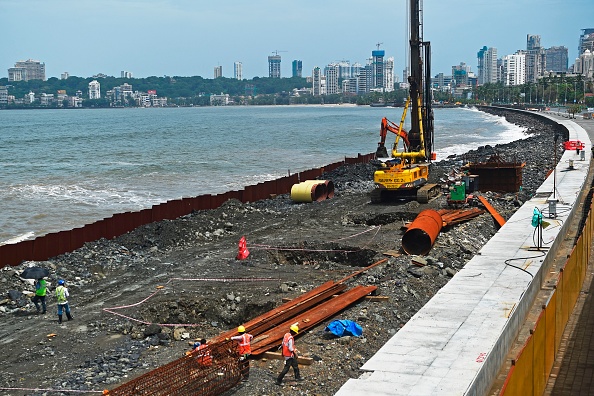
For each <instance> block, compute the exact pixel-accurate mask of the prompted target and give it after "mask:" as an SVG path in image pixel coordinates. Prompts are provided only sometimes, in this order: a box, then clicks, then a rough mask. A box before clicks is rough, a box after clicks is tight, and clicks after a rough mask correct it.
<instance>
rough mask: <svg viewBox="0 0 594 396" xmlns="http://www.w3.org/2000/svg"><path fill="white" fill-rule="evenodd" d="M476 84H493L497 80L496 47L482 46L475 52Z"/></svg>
mask: <svg viewBox="0 0 594 396" xmlns="http://www.w3.org/2000/svg"><path fill="white" fill-rule="evenodd" d="M477 59H478V66H477V70H478V84H479V85H484V84H494V83H496V82H497V48H492V47H491V48H487V46H484V47H483V48H481V49H480V50H479V52H478V53H477Z"/></svg>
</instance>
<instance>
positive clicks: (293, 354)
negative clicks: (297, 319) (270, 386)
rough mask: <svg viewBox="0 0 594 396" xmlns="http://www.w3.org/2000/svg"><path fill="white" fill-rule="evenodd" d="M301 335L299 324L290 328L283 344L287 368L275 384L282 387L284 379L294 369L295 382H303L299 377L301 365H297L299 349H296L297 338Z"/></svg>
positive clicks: (285, 367) (284, 368)
mask: <svg viewBox="0 0 594 396" xmlns="http://www.w3.org/2000/svg"><path fill="white" fill-rule="evenodd" d="M297 334H299V326H297V323H295V324H292V325H291V326H290V327H289V332H288V333H286V334H285V336H284V337H283V343H282V344H281V347H282V350H283V357H284V358H285V366H284V367H283V371H281V373H280V374H279V375H278V378H277V379H276V382H275V384H276V385H282V382H283V377H284V376H285V374H287V373H288V372H289V369H290V368H291V367H293V372H294V373H295V380H297V381H302V380H303V379H302V378H301V375H299V365H298V364H297V352H298V351H297V348H295V338H294V337H295V336H296V335H297Z"/></svg>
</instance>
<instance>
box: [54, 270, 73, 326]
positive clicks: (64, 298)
mask: <svg viewBox="0 0 594 396" xmlns="http://www.w3.org/2000/svg"><path fill="white" fill-rule="evenodd" d="M69 296H70V294H68V289H67V288H66V282H64V280H63V279H60V280H59V281H58V287H56V300H57V302H58V323H62V311H66V316H67V317H68V320H72V315H70V305H68V297H69Z"/></svg>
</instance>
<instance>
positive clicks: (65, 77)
mask: <svg viewBox="0 0 594 396" xmlns="http://www.w3.org/2000/svg"><path fill="white" fill-rule="evenodd" d="M68 77H70V73H68V72H64V73H62V75H61V77H60V79H61V80H68Z"/></svg>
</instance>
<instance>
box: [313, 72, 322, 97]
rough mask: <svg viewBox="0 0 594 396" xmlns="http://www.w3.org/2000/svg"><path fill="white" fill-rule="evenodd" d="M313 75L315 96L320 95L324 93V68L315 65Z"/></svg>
mask: <svg viewBox="0 0 594 396" xmlns="http://www.w3.org/2000/svg"><path fill="white" fill-rule="evenodd" d="M311 77H312V94H313V96H320V95H321V94H322V69H320V68H319V67H317V66H316V67H314V69H313V71H312V72H311Z"/></svg>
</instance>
